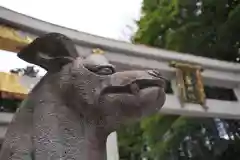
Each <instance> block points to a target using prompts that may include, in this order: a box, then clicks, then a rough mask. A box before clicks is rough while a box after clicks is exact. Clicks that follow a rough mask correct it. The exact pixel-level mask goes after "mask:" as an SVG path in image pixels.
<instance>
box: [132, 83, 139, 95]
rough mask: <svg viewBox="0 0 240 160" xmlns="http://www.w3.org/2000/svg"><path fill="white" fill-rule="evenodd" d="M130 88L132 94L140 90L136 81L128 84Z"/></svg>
mask: <svg viewBox="0 0 240 160" xmlns="http://www.w3.org/2000/svg"><path fill="white" fill-rule="evenodd" d="M130 89H131V92H132V93H133V94H138V93H139V91H140V88H139V86H138V84H137V83H132V84H131V85H130Z"/></svg>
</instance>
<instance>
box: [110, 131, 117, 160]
mask: <svg viewBox="0 0 240 160" xmlns="http://www.w3.org/2000/svg"><path fill="white" fill-rule="evenodd" d="M107 160H119V154H118V142H117V132H112V133H111V134H110V135H109V136H108V138H107Z"/></svg>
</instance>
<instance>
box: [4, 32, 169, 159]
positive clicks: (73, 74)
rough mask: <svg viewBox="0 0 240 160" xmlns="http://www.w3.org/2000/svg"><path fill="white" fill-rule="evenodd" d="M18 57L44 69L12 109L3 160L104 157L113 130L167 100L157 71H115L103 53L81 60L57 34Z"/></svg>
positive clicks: (21, 52)
mask: <svg viewBox="0 0 240 160" xmlns="http://www.w3.org/2000/svg"><path fill="white" fill-rule="evenodd" d="M18 57H19V58H21V59H23V60H25V61H27V62H29V63H33V64H35V65H38V66H41V67H43V68H45V69H46V70H47V71H48V73H47V74H46V75H45V76H44V77H43V78H42V79H41V80H40V82H39V83H38V84H37V85H36V86H35V87H34V88H33V90H32V91H31V93H30V94H29V95H28V97H27V98H26V99H25V100H24V101H23V103H22V105H21V106H20V108H19V109H18V111H17V113H16V114H15V117H14V119H13V121H12V123H11V124H10V126H9V128H8V131H7V134H6V138H5V141H4V144H3V146H2V151H1V154H0V159H2V160H17V159H22V160H23V159H24V160H25V159H26V160H27V159H29V160H30V159H31V160H50V159H51V160H64V159H65V160H69V159H72V160H105V159H106V139H107V136H108V135H109V134H110V133H111V132H113V131H115V130H116V129H117V128H118V126H119V125H120V124H124V123H127V122H128V121H129V120H130V121H133V120H138V119H140V118H142V117H145V116H148V115H151V114H153V113H155V112H157V111H159V109H160V108H161V107H162V106H163V104H164V102H165V93H164V80H163V78H162V76H161V74H160V73H159V71H158V70H142V71H141V70H139V71H135V70H133V71H125V72H116V70H115V68H114V66H113V65H111V64H109V63H106V62H107V60H106V59H105V60H104V58H102V59H101V60H96V59H95V60H94V56H90V57H88V58H86V59H83V58H82V57H81V56H79V55H78V53H77V51H76V49H75V46H74V44H73V42H72V41H71V39H69V38H68V37H66V36H64V35H62V34H59V33H49V34H46V35H44V36H42V37H39V38H37V39H35V40H34V41H33V42H32V43H31V44H29V45H28V46H26V47H25V48H24V49H22V50H21V51H20V53H19V54H18Z"/></svg>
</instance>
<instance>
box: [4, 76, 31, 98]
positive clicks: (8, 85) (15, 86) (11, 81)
mask: <svg viewBox="0 0 240 160" xmlns="http://www.w3.org/2000/svg"><path fill="white" fill-rule="evenodd" d="M19 79H20V76H18V75H17V74H11V73H5V72H0V93H1V98H14V99H23V98H25V97H26V95H27V94H28V89H27V88H25V87H24V86H22V85H21V84H20V81H19Z"/></svg>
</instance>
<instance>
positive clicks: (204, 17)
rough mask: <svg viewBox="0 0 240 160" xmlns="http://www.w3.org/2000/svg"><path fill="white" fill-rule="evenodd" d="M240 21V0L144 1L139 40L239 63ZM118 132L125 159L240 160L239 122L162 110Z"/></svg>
mask: <svg viewBox="0 0 240 160" xmlns="http://www.w3.org/2000/svg"><path fill="white" fill-rule="evenodd" d="M239 21H240V1H238V0H221V1H219V0H143V4H142V17H141V18H140V20H139V21H137V24H138V27H139V28H138V31H137V32H136V34H135V35H134V37H133V42H134V43H140V44H145V45H149V46H154V47H159V48H163V49H168V50H175V51H178V52H182V53H188V54H193V55H197V56H204V57H210V58H215V59H220V60H225V61H232V62H236V61H239V59H238V58H239V57H240V55H239V47H240V46H239V45H240V39H239V38H240V37H239V35H240V23H239ZM211 94H216V93H215V92H213V93H211ZM118 135H119V146H120V148H119V149H120V157H121V159H129V160H139V159H142V158H147V159H148V160H158V159H161V160H202V159H206V160H223V159H224V160H225V159H231V160H235V159H240V156H239V155H238V154H237V153H238V152H239V151H240V141H239V140H240V122H239V121H236V120H224V119H217V118H215V119H213V118H196V117H195V118H193V117H184V116H176V115H160V114H156V115H153V116H151V117H148V118H146V119H144V120H142V121H141V122H139V123H136V124H131V125H129V126H124V127H123V128H121V129H120V130H119V131H118Z"/></svg>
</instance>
